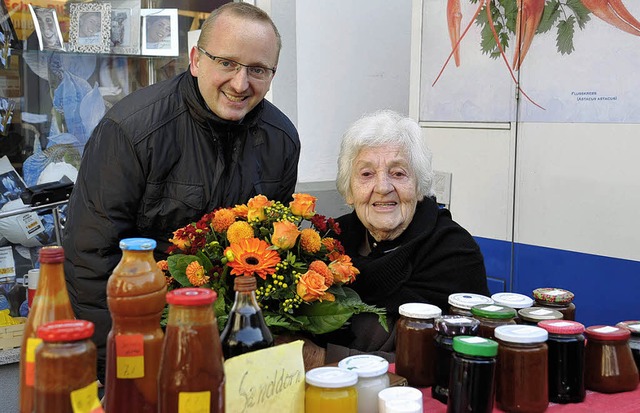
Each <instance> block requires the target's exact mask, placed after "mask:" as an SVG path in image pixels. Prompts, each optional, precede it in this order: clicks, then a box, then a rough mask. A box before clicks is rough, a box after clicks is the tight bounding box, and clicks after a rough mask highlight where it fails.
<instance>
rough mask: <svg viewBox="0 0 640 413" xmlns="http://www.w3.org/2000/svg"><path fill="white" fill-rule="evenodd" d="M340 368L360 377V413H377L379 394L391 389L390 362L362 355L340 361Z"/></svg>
mask: <svg viewBox="0 0 640 413" xmlns="http://www.w3.org/2000/svg"><path fill="white" fill-rule="evenodd" d="M338 367H340V368H342V369H345V370H350V371H353V372H355V373H356V374H357V375H358V383H356V390H357V391H358V413H377V412H378V393H380V391H381V390H383V389H386V388H387V387H389V375H388V374H387V371H389V362H388V361H387V360H385V359H384V358H382V357H379V356H375V355H373V354H360V355H356V356H350V357H347V358H344V359H342V360H340V362H339V363H338Z"/></svg>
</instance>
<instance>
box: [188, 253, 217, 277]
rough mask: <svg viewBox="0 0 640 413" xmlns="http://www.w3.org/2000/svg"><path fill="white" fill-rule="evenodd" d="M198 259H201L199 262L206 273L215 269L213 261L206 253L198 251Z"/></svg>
mask: <svg viewBox="0 0 640 413" xmlns="http://www.w3.org/2000/svg"><path fill="white" fill-rule="evenodd" d="M196 257H198V258H199V259H198V262H199V263H200V264H201V265H202V267H204V270H205V272H207V273H208V272H209V271H211V270H212V269H213V264H212V263H211V260H210V259H209V257H207V255H206V254H205V253H204V252H202V251H198V252H197V253H196ZM187 265H188V264H187Z"/></svg>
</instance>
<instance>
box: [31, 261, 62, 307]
mask: <svg viewBox="0 0 640 413" xmlns="http://www.w3.org/2000/svg"><path fill="white" fill-rule="evenodd" d="M40 297H48V298H49V299H53V300H54V301H60V302H66V303H68V302H69V294H68V293H67V285H66V282H65V278H64V266H63V263H61V262H59V263H50V264H49V263H41V264H40V278H39V279H38V287H37V289H36V295H35V297H34V301H35V300H39V299H40Z"/></svg>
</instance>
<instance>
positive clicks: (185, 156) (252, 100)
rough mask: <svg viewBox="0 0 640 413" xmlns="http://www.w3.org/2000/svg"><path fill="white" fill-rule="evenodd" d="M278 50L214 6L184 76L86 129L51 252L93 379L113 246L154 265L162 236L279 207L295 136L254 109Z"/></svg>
mask: <svg viewBox="0 0 640 413" xmlns="http://www.w3.org/2000/svg"><path fill="white" fill-rule="evenodd" d="M280 47H281V40H280V35H279V34H278V31H277V29H276V27H275V25H274V23H273V22H272V21H271V19H270V18H269V16H268V15H267V14H265V13H264V12H263V11H262V10H260V9H259V8H257V7H255V6H252V5H249V4H247V3H235V2H234V3H228V4H225V5H224V6H222V7H220V8H218V9H216V10H214V12H213V13H211V15H210V16H209V18H207V20H206V21H205V22H204V23H203V25H202V27H201V34H200V38H199V40H198V45H197V47H194V48H193V49H192V50H191V51H190V66H189V69H188V70H187V71H185V72H184V73H182V74H180V75H178V76H177V77H175V78H173V79H169V80H167V81H164V82H160V83H157V84H155V85H152V86H149V87H146V88H143V89H140V90H138V91H136V92H134V93H132V94H130V95H128V96H127V97H125V98H123V99H122V100H121V101H120V102H118V103H116V104H115V105H114V106H113V108H112V109H111V110H109V112H108V113H107V114H106V115H105V116H104V118H103V119H102V120H101V121H100V123H99V124H98V125H97V126H96V128H95V129H94V131H93V133H92V136H91V138H90V139H89V141H88V143H87V145H86V147H85V149H84V155H83V159H82V164H81V166H80V170H79V173H78V178H77V181H76V184H75V187H74V190H73V193H72V195H71V199H70V201H69V212H68V219H67V223H66V225H65V231H64V241H63V246H64V248H65V254H66V257H67V262H66V265H65V272H66V277H67V285H68V290H69V295H70V298H71V302H72V305H73V307H74V310H75V312H76V316H77V317H78V318H80V319H85V320H90V321H93V322H94V323H95V325H96V332H95V335H94V337H93V338H94V341H95V342H96V344H97V346H98V349H99V357H98V359H99V360H98V376H99V378H100V379H101V380H103V379H104V362H105V343H106V337H107V333H108V332H109V329H110V327H111V318H110V316H109V312H108V309H107V303H106V291H105V290H106V285H107V280H108V278H109V275H110V274H111V272H112V270H113V268H114V267H115V266H116V264H117V263H118V261H119V260H120V257H121V255H120V250H119V248H118V242H119V240H120V239H122V238H128V237H146V238H153V239H155V240H156V241H157V244H158V247H157V249H156V259H158V260H159V259H162V258H164V257H163V253H164V252H165V251H166V249H167V247H168V246H169V242H168V239H169V238H171V237H172V232H173V231H175V230H176V229H178V228H180V227H182V226H184V225H186V224H188V223H190V222H192V221H196V220H198V219H199V218H200V217H201V216H202V215H204V214H205V213H208V212H211V211H213V210H215V209H217V208H220V207H228V206H234V205H236V204H242V203H245V202H247V201H248V200H249V199H250V198H251V197H253V196H255V195H257V194H263V195H265V196H266V197H267V198H269V199H273V200H280V201H282V202H285V203H288V202H289V201H290V198H291V195H292V193H293V191H294V188H295V184H296V180H297V167H298V159H299V156H300V141H299V138H298V133H297V131H296V129H295V127H294V125H293V124H292V123H291V121H290V120H289V119H288V118H287V117H286V116H285V115H284V114H283V113H282V112H281V111H280V110H278V109H277V108H276V107H275V106H274V105H273V104H271V103H270V102H268V101H266V100H265V99H264V97H265V95H266V93H267V91H268V90H269V87H270V86H271V81H272V80H273V76H274V75H275V73H276V67H277V65H278V56H279V53H280Z"/></svg>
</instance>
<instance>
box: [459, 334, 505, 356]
mask: <svg viewBox="0 0 640 413" xmlns="http://www.w3.org/2000/svg"><path fill="white" fill-rule="evenodd" d="M452 346H453V350H454V351H457V352H458V353H462V354H466V355H469V356H482V357H495V356H496V355H497V354H498V343H497V342H495V341H494V340H491V339H488V338H484V337H478V336H458V337H454V338H453V344H452Z"/></svg>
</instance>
